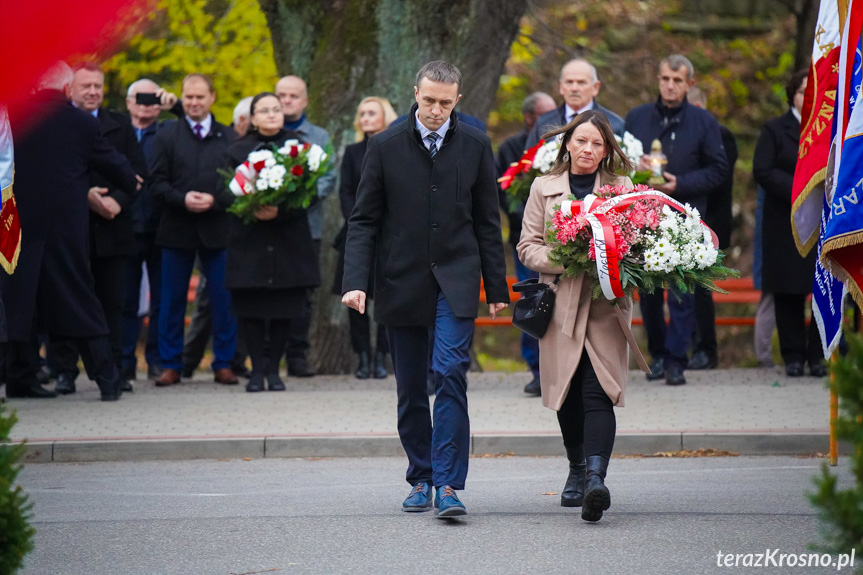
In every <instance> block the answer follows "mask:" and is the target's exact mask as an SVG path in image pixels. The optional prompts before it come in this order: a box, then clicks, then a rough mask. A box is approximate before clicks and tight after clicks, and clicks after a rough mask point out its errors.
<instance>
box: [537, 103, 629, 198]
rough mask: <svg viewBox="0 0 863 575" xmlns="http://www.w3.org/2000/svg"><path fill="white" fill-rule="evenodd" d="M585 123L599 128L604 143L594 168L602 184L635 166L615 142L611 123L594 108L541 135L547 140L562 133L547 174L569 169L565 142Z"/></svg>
mask: <svg viewBox="0 0 863 575" xmlns="http://www.w3.org/2000/svg"><path fill="white" fill-rule="evenodd" d="M587 123H591V124H593V125H594V126H595V127H596V129H597V130H599V133H600V135H601V136H602V140H603V143H604V144H605V151H606V156H605V157H604V158H603V159H602V160H601V161H600V162H599V166H597V168H596V169H597V171H598V172H599V181H600V183H601V184H602V185H603V186H604V185H606V184H613V183H615V182H616V181H617V180H618V179H619V178H620V176H621V175H623V174H627V173H629V172H631V171H632V170H634V169H635V166H633V164H632V162H630V161H629V159H628V158H627V157H626V154H625V153H623V150H622V149H621V148H620V144H618V143H617V139H615V137H614V131H613V130H612V129H611V124H609V123H608V118H606V117H605V114H602V113H598V112H596V111H595V110H588V111H586V112H582V113H581V114H579V115H578V116H576V117H575V118H573V119H572V121H570V122H569V124H567V125H566V126H563V127H562V128H558V129H557V130H552V131H551V132H549V133H547V134H545V135H544V136H543V137H542V138H543V139H544V140H546V141H548V140H549V139H551V138H553V137H555V136H557V135H558V134H563V138H562V140H561V142H560V151H559V152H558V153H557V158H556V159H555V161H554V166H552V168H551V170H549V172H548V175H551V176H557V175H560V174H564V173H567V172H569V171H570V167H571V166H572V158H571V157H570V155H569V154H568V153H567V149H566V143H567V142H569V140H570V138H572V134H573V132H575V129H576V128H577V127H579V126H580V125H582V124H587ZM564 156H566V160H564Z"/></svg>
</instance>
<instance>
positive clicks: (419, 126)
mask: <svg viewBox="0 0 863 575" xmlns="http://www.w3.org/2000/svg"><path fill="white" fill-rule="evenodd" d="M452 113H453V114H455V112H452ZM451 121H452V118H451V117H450V118H447V119H446V122H444V123H443V126H441V127H440V128H438V129H437V130H434V131H435V133H437V135H438V136H440V137H439V138H438V142H443V139H444V136H446V132H447V130H449V125H450V122H451ZM416 123H417V130H419V131H420V137H421V138H422V140H423V146H425V147H426V150H428V149H429V148H430V147H431V142H430V141H428V140H427V139H426V136H428V135H429V134H431V133H432V130H429V129H428V128H426V127H425V126H424V125H423V123H422V122H420V113H419V110H417V113H416ZM437 148H438V150H440V144H438V145H437Z"/></svg>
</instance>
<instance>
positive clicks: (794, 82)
mask: <svg viewBox="0 0 863 575" xmlns="http://www.w3.org/2000/svg"><path fill="white" fill-rule="evenodd" d="M785 90H786V94H787V97H788V105H789V106H791V109H790V110H789V111H788V112H786V113H785V114H783V115H782V116H779V117H778V118H774V119H772V120H770V121H768V122H767V123H766V124H765V125H764V129H763V130H762V132H761V137H760V138H759V139H758V144H757V145H756V147H755V157H754V159H753V162H752V173H753V175H754V176H755V181H756V182H757V183H758V185H759V186H761V188H762V189H763V190H764V192H765V196H764V212H763V217H762V223H761V226H762V229H761V232H762V235H761V237H762V262H763V263H762V266H763V267H762V289H763V291H764V292H766V293H772V294H773V298H774V302H775V308H776V329H777V331H778V332H779V349H780V352H781V353H782V359H783V361H784V362H785V373H787V374H788V375H790V376H801V375H803V364H804V363H808V364H809V374H810V375H812V376H814V377H824V376H825V375H827V370H826V368H825V367H824V364H823V362H822V360H823V358H824V356H823V352H822V349H821V338H820V337H819V335H818V326H817V325H816V323H815V320H814V319H813V320H812V321H811V322H810V324H809V328H808V330H807V328H806V309H805V308H806V296H808V295H809V294H811V293H812V282H813V280H814V278H815V250H812V251H810V252H809V255H807V256H806V257H805V258H804V257H800V253H799V252H798V251H797V246H796V245H795V243H794V236H793V235H792V232H791V186H792V183H793V181H794V169H795V167H796V165H797V147H798V143H799V141H800V110H801V109H802V108H803V94H804V92H805V91H806V71H805V70H804V71H799V72H796V73H795V74H794V76H792V77H791V80H790V81H789V83H788V85H787V86H786V88H785Z"/></svg>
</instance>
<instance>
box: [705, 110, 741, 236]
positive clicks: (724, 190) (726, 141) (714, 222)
mask: <svg viewBox="0 0 863 575" xmlns="http://www.w3.org/2000/svg"><path fill="white" fill-rule="evenodd" d="M719 134H720V135H721V136H722V147H723V148H724V149H725V159H726V160H727V163H728V170H727V171H726V172H725V179H724V180H722V185H720V186H719V188H718V189H717V190H716V191H715V192H714V193H712V194H708V196H707V211H706V212H705V213H704V214H703V215H702V218H703V220H704V223H706V224H707V225H708V226H710V227H711V229H713V231H714V232H716V237H717V238H718V239H719V249H722V250H725V249H728V246H730V245H731V230H732V228H733V226H734V212H733V210H732V206H733V203H734V164H736V163H737V140H736V139H735V138H734V134H733V133H732V132H731V130H729V129H728V128H726V127H725V126H723V125H722V124H720V125H719Z"/></svg>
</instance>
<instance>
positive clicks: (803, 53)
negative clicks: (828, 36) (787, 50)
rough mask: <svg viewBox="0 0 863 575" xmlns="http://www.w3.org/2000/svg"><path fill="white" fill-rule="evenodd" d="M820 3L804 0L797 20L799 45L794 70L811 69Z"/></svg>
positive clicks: (800, 5) (796, 50)
mask: <svg viewBox="0 0 863 575" xmlns="http://www.w3.org/2000/svg"><path fill="white" fill-rule="evenodd" d="M818 8H819V3H818V2H816V1H815V0H802V1H801V2H800V4H799V11H798V12H795V14H794V16H795V17H796V18H797V44H796V46H795V48H794V69H795V70H802V69H804V68H809V63H810V60H812V43H813V42H814V41H815V24H816V23H817V22H818Z"/></svg>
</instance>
